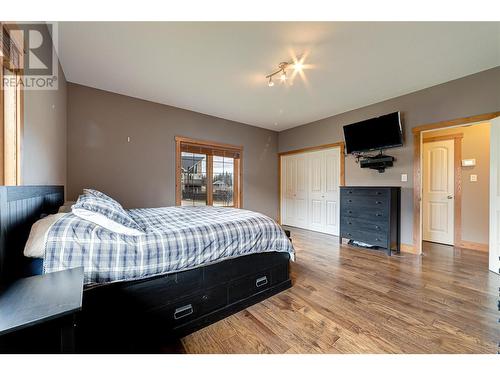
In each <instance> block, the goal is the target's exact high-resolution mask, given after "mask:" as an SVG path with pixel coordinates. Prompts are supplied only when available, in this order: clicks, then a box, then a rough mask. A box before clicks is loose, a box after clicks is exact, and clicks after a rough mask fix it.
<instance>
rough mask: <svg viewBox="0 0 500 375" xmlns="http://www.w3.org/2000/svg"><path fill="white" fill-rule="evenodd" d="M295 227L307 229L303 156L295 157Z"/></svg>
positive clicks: (305, 167) (305, 172)
mask: <svg viewBox="0 0 500 375" xmlns="http://www.w3.org/2000/svg"><path fill="white" fill-rule="evenodd" d="M295 160H296V164H295V168H296V170H295V175H296V180H295V181H296V182H295V184H296V185H295V195H294V200H295V203H294V204H295V225H296V226H298V227H300V228H306V227H307V160H306V155H305V154H298V155H296V156H295Z"/></svg>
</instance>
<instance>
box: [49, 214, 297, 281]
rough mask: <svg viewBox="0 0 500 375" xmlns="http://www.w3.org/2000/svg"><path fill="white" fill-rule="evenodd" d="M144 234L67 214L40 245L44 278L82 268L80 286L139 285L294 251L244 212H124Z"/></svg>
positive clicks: (267, 222) (268, 223) (273, 229)
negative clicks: (161, 277) (233, 261)
mask: <svg viewBox="0 0 500 375" xmlns="http://www.w3.org/2000/svg"><path fill="white" fill-rule="evenodd" d="M128 212H129V213H130V215H131V216H132V218H133V219H134V220H135V221H136V222H137V223H138V224H139V226H141V227H142V228H143V229H144V231H145V232H146V233H145V234H144V235H140V236H127V235H122V234H117V233H114V232H111V231H109V230H107V229H104V228H102V227H100V226H98V225H96V224H93V223H91V222H89V221H86V220H82V219H80V218H78V217H77V216H75V215H73V214H71V213H70V214H67V215H65V216H64V217H62V218H61V219H59V220H58V221H57V222H56V223H55V224H54V225H53V226H52V227H51V228H50V230H49V231H48V233H47V236H46V239H45V257H44V262H43V264H44V272H45V273H48V272H55V271H60V270H64V269H68V268H72V267H78V266H83V267H84V270H85V283H86V284H90V283H107V282H113V281H122V280H134V279H141V278H145V277H149V276H153V275H160V274H166V273H172V272H177V271H182V270H187V269H191V268H195V267H199V266H203V265H207V264H210V263H216V262H219V261H222V260H225V259H229V258H234V257H239V256H242V255H247V254H254V253H261V252H268V251H278V252H288V253H289V254H290V257H291V259H292V260H293V259H294V250H293V246H292V244H291V242H290V241H289V240H288V238H287V237H286V235H285V233H284V231H283V230H282V229H281V227H280V226H279V225H278V224H276V222H274V220H272V219H270V218H269V217H267V216H265V215H262V214H259V213H256V212H253V211H247V210H241V209H236V208H222V207H221V208H217V207H165V208H145V209H135V210H129V211H128Z"/></svg>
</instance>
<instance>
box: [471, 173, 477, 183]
mask: <svg viewBox="0 0 500 375" xmlns="http://www.w3.org/2000/svg"><path fill="white" fill-rule="evenodd" d="M470 182H477V174H471V175H470Z"/></svg>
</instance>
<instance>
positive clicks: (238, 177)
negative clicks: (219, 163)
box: [175, 136, 243, 208]
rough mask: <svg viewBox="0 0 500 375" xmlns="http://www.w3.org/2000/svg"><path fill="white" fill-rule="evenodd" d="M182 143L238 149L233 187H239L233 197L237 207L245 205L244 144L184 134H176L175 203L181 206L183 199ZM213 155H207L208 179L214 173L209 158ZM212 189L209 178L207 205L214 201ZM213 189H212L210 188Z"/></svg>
mask: <svg viewBox="0 0 500 375" xmlns="http://www.w3.org/2000/svg"><path fill="white" fill-rule="evenodd" d="M182 144H189V145H195V146H206V147H213V148H216V149H226V150H228V151H236V152H238V153H239V159H235V164H234V170H233V172H234V181H233V188H236V187H237V188H238V194H237V195H235V196H234V197H233V205H234V207H236V208H241V207H242V206H243V167H242V165H243V146H236V145H230V144H227V143H221V142H213V141H204V140H199V139H193V138H188V137H182V136H175V205H176V206H180V205H181V201H182V191H181V152H182V151H181V146H182ZM211 158H212V156H209V157H207V179H208V177H209V169H210V174H211V173H212V171H211V169H212V163H209V159H211ZM209 188H210V189H212V181H211V179H209V181H207V205H208V204H209V202H210V203H213V202H212V197H211V195H212V194H211V193H209V192H208V189H209ZM210 191H212V190H210Z"/></svg>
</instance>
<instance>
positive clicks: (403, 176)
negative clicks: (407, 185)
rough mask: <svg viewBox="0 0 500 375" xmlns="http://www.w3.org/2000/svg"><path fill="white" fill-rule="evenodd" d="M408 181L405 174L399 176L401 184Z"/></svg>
mask: <svg viewBox="0 0 500 375" xmlns="http://www.w3.org/2000/svg"><path fill="white" fill-rule="evenodd" d="M407 181H408V175H407V174H406V173H403V174H402V175H401V182H407Z"/></svg>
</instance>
